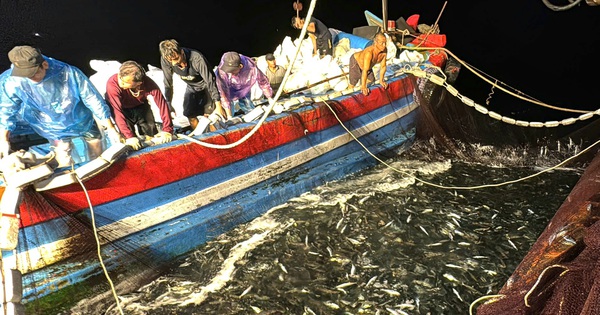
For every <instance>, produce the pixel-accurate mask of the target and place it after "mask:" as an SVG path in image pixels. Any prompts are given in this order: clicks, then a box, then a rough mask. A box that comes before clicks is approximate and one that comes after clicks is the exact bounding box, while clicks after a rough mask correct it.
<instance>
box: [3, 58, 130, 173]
mask: <svg viewBox="0 0 600 315" xmlns="http://www.w3.org/2000/svg"><path fill="white" fill-rule="evenodd" d="M8 58H9V59H10V62H11V63H12V67H11V69H8V70H6V71H4V73H2V74H1V75H0V156H6V155H8V154H9V153H10V149H11V148H10V142H9V141H10V140H9V139H10V132H11V131H14V130H15V128H16V126H17V122H18V121H19V120H21V121H24V122H25V123H27V124H29V125H30V126H31V128H32V129H33V130H34V131H35V132H36V133H38V134H39V135H40V136H42V137H44V138H46V139H47V140H48V141H49V142H50V144H51V145H52V146H53V147H54V151H55V152H56V160H57V162H58V164H59V167H62V166H67V165H71V164H72V163H73V160H72V157H71V151H72V147H73V143H72V140H71V139H72V138H76V137H82V138H83V139H84V140H85V141H86V142H87V144H88V149H89V152H88V154H89V155H90V156H89V158H90V159H93V158H96V157H97V156H99V155H100V154H101V153H102V149H103V148H102V133H101V132H100V130H99V129H98V126H97V125H96V123H95V121H94V116H95V117H96V118H97V119H98V121H99V122H100V123H101V124H102V125H103V127H104V128H106V129H107V131H108V136H109V137H110V139H111V141H112V142H113V143H115V142H119V141H120V140H121V137H120V134H119V133H118V132H117V130H116V129H115V127H114V125H113V123H112V121H111V117H110V108H109V106H108V105H107V104H106V102H105V101H104V98H102V96H101V95H100V93H99V92H98V90H96V88H95V87H94V85H93V84H92V82H90V80H89V79H88V78H87V77H86V76H85V75H84V74H83V72H81V70H79V69H78V68H76V67H73V66H71V65H68V64H66V63H64V62H62V61H58V60H56V59H53V58H50V57H46V56H44V55H42V53H41V51H40V50H39V49H37V48H34V47H31V46H16V47H14V48H13V49H12V50H11V51H10V52H9V53H8Z"/></svg>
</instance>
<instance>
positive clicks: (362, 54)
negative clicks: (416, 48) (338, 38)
mask: <svg viewBox="0 0 600 315" xmlns="http://www.w3.org/2000/svg"><path fill="white" fill-rule="evenodd" d="M386 44H387V38H386V37H385V34H383V33H377V34H375V36H374V38H373V44H371V45H370V46H368V47H367V48H365V49H363V50H361V51H359V52H356V53H354V54H353V55H352V56H351V57H350V62H349V64H348V72H349V73H348V77H349V89H353V88H354V86H355V85H356V84H357V83H358V80H359V79H360V90H361V91H362V93H363V94H364V95H369V92H370V90H369V88H368V87H367V83H368V82H373V81H375V75H374V74H373V66H374V65H375V64H377V63H379V65H380V67H379V82H380V83H381V86H383V88H384V89H387V87H388V84H387V83H386V82H385V81H384V78H385V71H386V69H387V66H386V59H387V48H386Z"/></svg>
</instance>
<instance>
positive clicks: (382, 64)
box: [379, 53, 388, 89]
mask: <svg viewBox="0 0 600 315" xmlns="http://www.w3.org/2000/svg"><path fill="white" fill-rule="evenodd" d="M386 60H387V53H384V54H383V60H381V62H380V63H379V66H380V67H379V83H380V84H381V86H383V88H384V89H387V87H388V84H387V82H385V81H384V80H385V71H386V70H387V63H386V62H387V61H386Z"/></svg>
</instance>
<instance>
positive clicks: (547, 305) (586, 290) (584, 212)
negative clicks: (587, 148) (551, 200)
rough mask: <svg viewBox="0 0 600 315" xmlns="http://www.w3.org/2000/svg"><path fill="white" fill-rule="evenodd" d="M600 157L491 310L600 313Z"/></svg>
mask: <svg viewBox="0 0 600 315" xmlns="http://www.w3.org/2000/svg"><path fill="white" fill-rule="evenodd" d="M598 174H600V157H596V158H595V159H594V160H593V161H592V163H591V164H590V165H589V166H588V167H587V168H586V171H585V173H584V174H583V175H582V177H581V178H580V180H579V182H578V183H577V185H576V186H575V188H574V189H573V190H572V192H571V194H570V195H569V198H567V199H566V200H565V202H564V203H563V204H562V205H561V207H560V208H559V210H558V211H557V213H556V214H555V215H554V217H553V218H552V220H551V221H550V223H549V224H548V226H547V227H546V229H545V230H544V232H543V233H542V234H541V236H540V237H539V238H538V240H537V242H536V243H535V244H534V245H533V246H532V248H531V250H530V251H529V253H528V254H527V255H526V257H525V258H524V259H523V261H522V262H521V263H520V264H519V266H518V267H517V268H516V270H515V272H514V273H513V275H512V276H511V277H510V278H509V279H508V281H507V282H506V284H505V285H504V287H503V288H502V289H501V290H500V292H499V293H498V294H499V297H498V298H493V299H490V300H488V301H487V302H486V303H484V304H482V305H480V306H479V307H478V309H477V314H478V315H486V314H511V315H516V314H565V315H571V314H598V312H599V311H598V310H599V309H600V283H598V280H597V279H598V275H600V223H599V222H597V221H598V219H599V218H600V194H598V193H597V192H598V191H599V190H600V180H599V178H598V177H599V175H598Z"/></svg>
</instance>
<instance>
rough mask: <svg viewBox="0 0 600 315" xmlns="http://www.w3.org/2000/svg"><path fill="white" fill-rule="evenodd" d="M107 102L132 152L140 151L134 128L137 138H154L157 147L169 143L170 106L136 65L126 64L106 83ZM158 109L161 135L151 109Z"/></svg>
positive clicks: (132, 63) (139, 143)
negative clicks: (155, 107) (160, 120)
mask: <svg viewBox="0 0 600 315" xmlns="http://www.w3.org/2000/svg"><path fill="white" fill-rule="evenodd" d="M106 100H107V102H108V103H109V104H110V106H111V108H112V113H113V116H114V119H115V122H116V123H117V127H119V131H120V132H121V133H122V134H123V136H124V137H125V139H126V140H125V143H126V144H128V145H129V146H131V147H132V148H133V149H134V150H139V149H140V148H141V147H142V144H141V142H140V139H139V138H138V137H137V135H136V131H135V127H136V126H137V129H138V130H137V131H138V133H139V135H140V136H149V137H155V138H154V139H153V140H152V142H154V143H156V144H160V143H166V142H169V141H171V140H172V139H173V138H172V133H173V122H172V121H171V116H170V112H169V105H168V104H167V101H166V100H165V97H164V96H163V94H162V92H161V91H160V88H159V87H158V85H157V84H156V83H155V82H154V81H153V80H152V79H151V78H149V77H148V76H146V73H145V71H144V68H142V66H140V65H139V64H138V63H137V62H135V61H125V62H124V63H123V64H122V65H121V67H120V68H119V72H118V73H117V74H114V75H113V76H111V77H110V78H109V79H108V82H106ZM150 106H157V107H158V109H159V111H160V118H161V119H162V132H158V128H157V127H156V122H155V120H154V115H153V113H152V108H151V107H150Z"/></svg>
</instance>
